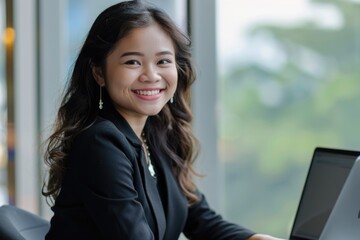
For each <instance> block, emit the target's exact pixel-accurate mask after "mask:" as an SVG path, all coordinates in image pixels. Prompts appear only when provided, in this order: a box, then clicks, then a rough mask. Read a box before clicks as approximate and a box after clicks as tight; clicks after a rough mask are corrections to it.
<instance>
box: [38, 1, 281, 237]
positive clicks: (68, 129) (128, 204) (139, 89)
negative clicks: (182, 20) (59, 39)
mask: <svg viewBox="0 0 360 240" xmlns="http://www.w3.org/2000/svg"><path fill="white" fill-rule="evenodd" d="M194 80H195V74H194V68H193V64H192V58H191V52H190V41H189V38H188V37H187V36H186V35H185V34H183V33H182V32H181V31H180V30H179V29H178V27H177V26H176V25H175V24H174V22H173V21H172V20H171V19H170V18H169V17H168V15H167V14H165V13H164V12H163V11H162V10H160V9H158V8H156V7H153V6H148V5H146V4H144V3H142V2H139V1H125V2H121V3H119V4H115V5H113V6H111V7H109V8H107V9H106V10H104V11H103V12H102V13H101V14H100V15H99V16H98V17H97V19H96V20H95V22H94V24H93V25H92V27H91V29H90V31H89V34H88V36H87V38H86V40H85V42H84V44H83V47H82V48H81V51H80V53H79V55H78V57H77V59H76V61H75V66H74V69H73V72H72V75H71V78H70V80H69V85H68V86H67V89H66V92H65V96H64V97H63V100H62V103H61V106H60V108H59V111H58V116H57V119H56V122H55V129H54V132H53V134H52V135H51V136H50V138H49V141H48V145H47V151H46V155H45V162H46V163H47V164H48V165H49V167H50V170H49V178H48V181H47V184H46V185H45V186H44V188H43V194H44V195H45V196H47V197H49V198H50V200H54V202H53V205H52V210H53V212H54V216H53V217H52V219H51V228H50V231H49V232H48V234H47V236H46V239H90V240H91V239H133V240H140V239H141V240H143V239H149V240H152V239H158V240H174V239H178V238H179V236H180V234H181V233H182V232H183V233H184V234H185V235H186V236H187V237H188V238H189V239H209V240H212V239H213V240H215V239H216V240H226V239H244V240H245V239H251V240H256V239H259V240H266V239H269V240H270V239H274V238H272V237H270V236H265V235H260V234H255V232H253V231H251V230H249V229H247V228H245V227H242V226H240V225H236V224H233V223H230V222H227V221H225V220H224V219H222V217H221V216H220V215H218V214H217V213H216V212H215V211H213V210H212V209H211V208H210V207H209V205H208V203H207V201H206V198H205V197H204V195H203V194H202V193H201V192H200V190H199V189H198V188H197V187H196V185H195V184H194V179H193V178H194V177H195V176H196V173H195V172H194V170H193V163H194V160H195V157H196V154H197V141H196V139H195V137H194V135H193V132H192V129H191V121H192V113H191V110H190V107H189V104H190V102H189V101H190V99H189V98H190V86H191V84H192V83H193V81H194ZM171 98H173V101H171V100H170V99H171Z"/></svg>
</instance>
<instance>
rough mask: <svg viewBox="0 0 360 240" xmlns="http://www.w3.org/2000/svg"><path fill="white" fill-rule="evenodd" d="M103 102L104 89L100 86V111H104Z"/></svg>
mask: <svg viewBox="0 0 360 240" xmlns="http://www.w3.org/2000/svg"><path fill="white" fill-rule="evenodd" d="M103 104H104V103H103V101H102V87H101V86H100V100H99V109H100V110H101V109H103Z"/></svg>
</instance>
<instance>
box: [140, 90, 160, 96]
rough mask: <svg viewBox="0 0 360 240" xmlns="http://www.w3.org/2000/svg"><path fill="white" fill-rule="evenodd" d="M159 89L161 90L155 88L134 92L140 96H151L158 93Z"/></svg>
mask: <svg viewBox="0 0 360 240" xmlns="http://www.w3.org/2000/svg"><path fill="white" fill-rule="evenodd" d="M160 91H161V90H160V89H157V90H135V91H134V92H135V93H136V94H138V95H142V96H153V95H157V94H159V93H160Z"/></svg>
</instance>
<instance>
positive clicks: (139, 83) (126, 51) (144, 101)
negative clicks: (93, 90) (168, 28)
mask: <svg viewBox="0 0 360 240" xmlns="http://www.w3.org/2000/svg"><path fill="white" fill-rule="evenodd" d="M93 73H94V76H95V79H96V80H97V82H98V84H99V85H101V86H105V88H106V90H107V91H108V93H109V96H110V98H111V99H112V101H113V103H114V106H115V108H116V109H117V111H118V112H119V113H120V114H121V115H122V116H123V117H124V118H125V119H126V120H128V121H129V122H131V121H138V120H139V119H143V118H145V119H146V117H148V116H151V115H156V114H158V113H159V112H160V111H161V109H162V108H163V107H164V105H165V104H166V103H167V102H168V101H169V100H170V98H171V97H173V95H174V93H175V90H176V86H177V80H178V77H177V69H176V62H175V48H174V44H173V42H172V39H171V38H170V37H169V36H168V35H167V33H166V32H165V31H164V30H162V28H161V27H160V26H159V25H158V24H156V23H152V24H151V25H149V26H147V27H144V28H136V29H133V30H132V31H130V32H129V34H128V35H126V36H125V37H124V38H122V39H120V40H119V42H118V43H117V45H116V47H115V49H114V50H113V51H112V52H111V53H110V55H108V56H107V58H106V69H105V72H104V73H102V72H100V73H99V69H95V70H94V69H93Z"/></svg>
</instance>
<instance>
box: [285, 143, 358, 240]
mask: <svg viewBox="0 0 360 240" xmlns="http://www.w3.org/2000/svg"><path fill="white" fill-rule="evenodd" d="M359 155H360V152H358V151H349V150H340V149H329V148H321V147H317V148H315V150H314V153H313V157H312V159H311V163H310V167H309V170H308V174H307V177H306V181H305V185H304V188H303V191H302V194H301V198H300V202H299V205H298V209H297V212H296V215H295V219H294V223H293V226H292V229H291V232H290V237H289V239H290V240H318V239H319V237H320V234H321V232H322V231H323V228H324V226H325V224H326V221H327V219H328V217H329V215H330V213H331V210H332V209H333V207H334V205H335V202H336V200H337V198H338V196H339V194H340V192H341V189H342V187H343V185H344V183H345V181H346V178H347V176H348V175H349V172H350V169H351V168H352V166H353V165H354V162H355V160H356V158H357V157H358V156H359Z"/></svg>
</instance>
